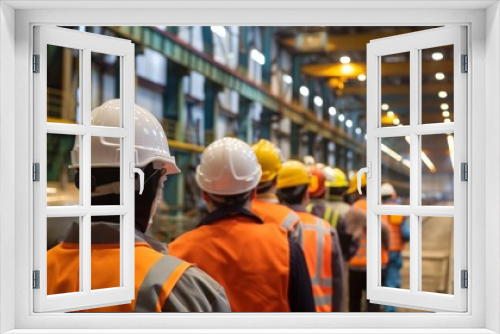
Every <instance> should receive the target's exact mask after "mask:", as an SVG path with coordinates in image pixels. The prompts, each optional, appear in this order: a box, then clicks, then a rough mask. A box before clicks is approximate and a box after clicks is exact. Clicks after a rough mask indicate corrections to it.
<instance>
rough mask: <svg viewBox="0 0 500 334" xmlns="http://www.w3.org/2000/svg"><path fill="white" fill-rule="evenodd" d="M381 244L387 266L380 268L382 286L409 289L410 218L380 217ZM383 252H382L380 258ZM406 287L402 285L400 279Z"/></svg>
mask: <svg viewBox="0 0 500 334" xmlns="http://www.w3.org/2000/svg"><path fill="white" fill-rule="evenodd" d="M382 224H383V225H381V226H383V227H382V228H381V234H380V235H381V244H382V247H383V249H385V250H387V252H386V257H387V264H386V265H383V266H382V286H384V287H388V288H400V289H409V288H410V286H409V277H410V242H409V238H410V217H409V216H394V215H387V216H386V215H384V216H382ZM383 257H384V252H382V258H383ZM403 277H404V279H405V282H407V284H408V285H406V286H403V285H402V278H403Z"/></svg>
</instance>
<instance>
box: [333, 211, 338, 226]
mask: <svg viewBox="0 0 500 334" xmlns="http://www.w3.org/2000/svg"><path fill="white" fill-rule="evenodd" d="M338 223H339V212H338V211H337V210H334V211H333V219H332V227H333V228H337V224H338Z"/></svg>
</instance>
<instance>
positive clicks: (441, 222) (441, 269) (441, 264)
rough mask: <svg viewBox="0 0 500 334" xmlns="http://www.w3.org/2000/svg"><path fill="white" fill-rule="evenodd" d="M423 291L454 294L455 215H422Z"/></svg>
mask: <svg viewBox="0 0 500 334" xmlns="http://www.w3.org/2000/svg"><path fill="white" fill-rule="evenodd" d="M420 228H421V231H420V233H421V245H422V258H421V268H422V271H421V272H422V282H421V289H420V290H421V291H426V292H437V293H444V294H450V295H452V294H453V217H420Z"/></svg>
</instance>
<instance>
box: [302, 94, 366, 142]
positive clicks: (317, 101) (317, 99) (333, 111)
mask: <svg viewBox="0 0 500 334" xmlns="http://www.w3.org/2000/svg"><path fill="white" fill-rule="evenodd" d="M299 92H300V94H301V95H302V96H304V97H308V96H309V89H308V88H307V87H306V86H300V88H299ZM313 102H314V104H315V105H316V106H318V107H322V106H323V99H322V98H321V97H319V96H315V97H314V99H313ZM328 113H329V114H330V116H335V115H337V108H335V107H334V106H331V107H330V108H328ZM337 117H338V120H339V121H340V122H344V121H345V125H346V126H347V127H348V128H351V127H352V126H353V125H354V123H353V122H352V120H350V119H347V120H346V119H345V116H344V114H339V115H338V116H337ZM354 131H355V132H356V134H358V135H360V134H361V132H362V131H361V128H359V127H357V128H356V129H355V130H354Z"/></svg>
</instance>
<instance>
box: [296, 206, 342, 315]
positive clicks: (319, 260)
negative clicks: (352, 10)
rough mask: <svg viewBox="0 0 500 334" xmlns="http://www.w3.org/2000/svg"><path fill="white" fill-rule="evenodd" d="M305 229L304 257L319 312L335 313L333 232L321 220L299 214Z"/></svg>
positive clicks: (302, 213) (309, 215) (305, 213)
mask: <svg viewBox="0 0 500 334" xmlns="http://www.w3.org/2000/svg"><path fill="white" fill-rule="evenodd" d="M297 214H298V215H299V217H300V220H301V222H302V224H303V228H304V255H305V258H306V263H307V268H308V270H309V275H310V277H311V282H312V287H313V294H314V300H315V303H316V311H317V312H332V311H333V304H332V301H333V294H334V293H335V292H334V291H333V275H334V273H333V268H332V267H333V266H332V260H333V259H332V251H333V249H332V247H333V242H332V230H331V227H330V225H329V224H328V223H327V222H326V221H324V220H323V219H321V218H318V217H316V216H314V215H312V214H310V213H308V212H297Z"/></svg>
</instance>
